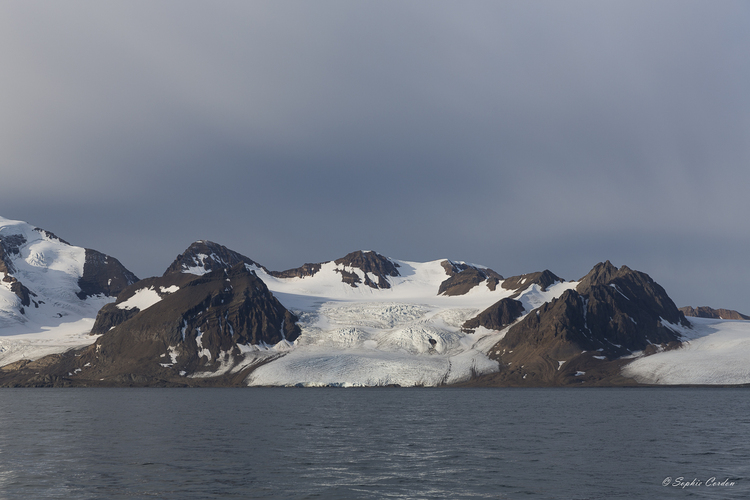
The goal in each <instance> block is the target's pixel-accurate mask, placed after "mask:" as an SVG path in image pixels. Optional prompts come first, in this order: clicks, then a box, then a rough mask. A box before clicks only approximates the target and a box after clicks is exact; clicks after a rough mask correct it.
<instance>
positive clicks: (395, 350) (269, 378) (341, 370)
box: [247, 260, 577, 386]
mask: <svg viewBox="0 0 750 500" xmlns="http://www.w3.org/2000/svg"><path fill="white" fill-rule="evenodd" d="M392 262H394V263H396V264H398V266H399V267H398V270H399V273H400V274H401V276H397V277H388V280H389V282H390V284H391V288H387V289H375V288H372V287H369V286H365V285H362V284H360V285H359V286H357V287H352V286H351V285H349V284H346V283H343V282H342V281H341V274H340V273H339V272H337V270H338V271H346V272H349V273H354V274H356V275H357V276H358V277H359V278H360V280H361V281H362V282H363V283H364V282H365V273H364V272H363V271H362V270H361V269H358V268H356V267H346V266H344V265H342V264H335V263H334V262H328V263H325V264H323V265H322V267H321V269H320V271H318V272H317V273H316V274H315V275H313V276H307V277H302V278H298V277H295V278H276V277H273V276H271V275H269V274H268V273H266V271H265V270H264V269H262V268H259V267H255V266H249V268H250V269H253V270H254V271H255V272H256V273H257V275H258V277H260V278H261V279H262V280H263V281H264V282H265V283H266V285H267V286H268V288H269V289H270V290H271V291H272V292H273V294H274V295H275V296H276V297H277V298H278V299H279V301H280V302H281V303H282V304H283V305H284V306H285V307H286V308H287V309H289V310H290V311H292V312H294V313H295V314H296V315H297V316H298V317H299V319H300V321H299V326H300V327H301V329H302V335H301V336H300V338H299V339H297V341H295V342H294V345H293V346H292V348H291V349H288V350H287V354H286V355H283V356H280V357H278V358H277V359H274V360H273V361H271V362H269V363H266V364H264V365H262V366H260V367H259V368H258V369H256V370H255V371H254V372H253V373H252V374H251V375H250V377H249V378H248V380H247V383H248V384H249V385H304V386H329V385H330V386H372V385H389V384H398V385H401V386H414V385H425V386H434V385H438V384H441V383H451V382H458V381H461V380H465V379H468V378H469V377H470V376H471V374H472V373H487V372H491V371H495V370H497V369H498V365H497V363H496V362H495V361H491V360H490V359H489V358H488V357H487V356H486V353H487V351H488V350H489V348H490V347H491V346H492V345H494V344H495V343H496V342H497V341H498V340H500V339H501V338H502V336H503V335H504V334H505V332H504V331H503V332H496V331H491V330H487V329H485V328H480V329H478V330H477V331H475V333H473V334H465V333H463V332H461V326H462V325H463V323H464V321H466V320H467V319H469V318H471V317H473V316H475V315H476V314H478V313H479V312H481V311H482V310H484V309H486V308H487V307H489V306H490V305H492V304H494V303H495V302H497V301H498V300H500V299H502V298H504V297H509V296H511V295H512V294H513V293H514V290H505V289H503V288H502V287H501V286H497V287H496V289H495V290H494V291H492V290H490V289H489V288H488V287H487V286H486V283H480V284H479V285H477V286H476V287H474V288H473V289H471V290H470V291H469V292H468V293H467V294H465V295H459V296H439V295H437V291H438V288H439V286H440V284H441V283H442V282H443V281H444V280H446V279H447V278H448V275H447V274H446V271H445V269H444V268H443V267H442V266H441V262H442V260H436V261H432V262H425V263H418V262H407V261H397V260H393V261H392ZM369 278H370V281H373V282H377V278H376V277H374V276H369ZM576 284H577V283H575V282H568V283H557V284H555V285H553V286H551V287H549V288H548V290H547V291H545V292H542V291H541V290H540V289H539V287H538V286H536V285H534V286H532V287H530V288H529V289H528V290H526V291H525V292H524V293H523V294H522V295H521V296H520V297H519V298H518V299H519V300H521V301H522V302H523V303H524V306H525V307H526V312H529V311H530V310H531V309H533V308H534V307H537V306H538V305H539V304H541V303H544V302H545V301H548V300H551V299H552V298H554V297H558V296H560V295H561V294H562V293H563V292H564V291H565V290H567V289H569V288H574V287H575V286H576Z"/></svg>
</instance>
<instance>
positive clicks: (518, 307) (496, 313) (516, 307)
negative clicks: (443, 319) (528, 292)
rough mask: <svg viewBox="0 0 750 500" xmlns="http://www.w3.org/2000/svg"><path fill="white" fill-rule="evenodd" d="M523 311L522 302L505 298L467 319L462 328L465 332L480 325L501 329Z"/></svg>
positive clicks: (491, 328) (471, 330)
mask: <svg viewBox="0 0 750 500" xmlns="http://www.w3.org/2000/svg"><path fill="white" fill-rule="evenodd" d="M523 311H524V309H523V304H522V303H521V302H520V301H518V300H514V299H511V298H505V299H502V300H499V301H498V302H496V303H495V304H493V305H491V306H490V307H488V308H487V309H485V310H484V311H482V312H481V313H479V314H478V315H477V316H476V317H474V318H471V319H470V320H467V321H466V322H465V323H464V325H463V327H462V330H463V331H464V332H466V333H472V332H473V331H474V330H475V329H476V328H479V327H480V326H483V327H485V328H489V329H490V330H502V329H503V328H505V327H506V326H508V325H510V324H511V323H513V322H514V321H515V320H517V319H518V318H519V317H521V315H522V314H523Z"/></svg>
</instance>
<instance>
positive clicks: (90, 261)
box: [77, 248, 138, 300]
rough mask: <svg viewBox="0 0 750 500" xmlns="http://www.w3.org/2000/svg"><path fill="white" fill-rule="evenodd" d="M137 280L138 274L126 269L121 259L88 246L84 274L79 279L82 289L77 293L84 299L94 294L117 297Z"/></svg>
mask: <svg viewBox="0 0 750 500" xmlns="http://www.w3.org/2000/svg"><path fill="white" fill-rule="evenodd" d="M136 281H138V278H137V277H136V275H135V274H133V273H131V272H130V271H128V270H127V269H125V266H123V265H122V264H120V261H119V260H117V259H115V258H114V257H110V256H109V255H104V254H103V253H101V252H97V251H96V250H91V249H90V248H87V249H86V261H85V262H84V264H83V276H81V277H80V278H79V279H78V286H79V287H80V288H81V291H80V292H78V294H77V295H78V298H80V299H82V300H83V299H85V298H86V297H90V296H92V295H105V296H107V297H116V296H117V295H119V294H120V292H122V291H123V290H124V289H125V288H127V287H128V286H130V285H132V284H133V283H135V282H136Z"/></svg>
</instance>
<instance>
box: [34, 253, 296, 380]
mask: <svg viewBox="0 0 750 500" xmlns="http://www.w3.org/2000/svg"><path fill="white" fill-rule="evenodd" d="M177 276H179V275H177ZM184 276H185V277H186V278H191V279H189V281H187V282H184V283H183V285H182V287H181V288H180V289H179V290H177V291H174V292H173V293H169V294H165V295H164V296H163V297H162V299H161V301H159V302H157V303H156V304H154V305H152V306H151V307H149V308H147V309H145V310H143V311H138V310H137V309H136V310H134V311H135V313H134V314H133V310H131V311H125V312H124V313H123V314H124V315H125V317H123V318H121V319H124V321H122V322H120V323H118V324H117V325H116V326H114V328H112V329H111V330H106V331H105V332H104V334H103V335H102V336H101V337H99V338H98V339H97V341H96V343H95V344H93V345H92V346H90V347H87V348H85V349H83V350H82V351H81V353H80V354H79V355H78V356H77V357H76V359H75V360H74V361H66V362H65V363H64V364H59V365H54V366H53V367H52V368H50V369H49V370H47V371H46V373H48V374H51V375H58V376H64V375H65V374H66V373H68V372H71V373H73V372H75V370H76V369H78V372H75V373H77V375H76V376H77V377H78V378H81V377H85V378H86V379H87V380H99V379H100V378H105V379H107V380H115V379H116V378H117V377H125V379H123V381H120V382H121V383H122V384H125V382H127V381H130V382H133V381H132V380H131V379H130V378H129V377H130V376H131V375H133V376H135V377H145V378H144V379H143V380H140V379H139V380H140V382H138V381H136V382H134V383H135V385H142V384H145V385H149V384H151V382H149V381H153V380H157V379H158V380H161V379H165V378H166V379H169V378H170V377H171V378H172V379H179V375H178V373H179V372H180V371H184V372H187V373H193V372H195V371H214V370H216V369H217V368H219V366H220V364H221V363H220V361H219V360H222V361H224V362H229V363H230V364H231V362H232V360H236V359H239V358H240V357H241V352H240V350H239V348H238V347H237V345H238V344H240V345H247V344H252V345H261V346H263V345H273V344H276V343H278V342H280V341H281V340H284V339H286V340H288V341H294V340H295V339H296V338H297V337H298V336H299V334H300V329H299V327H298V326H297V324H296V321H297V318H296V316H294V315H293V314H292V313H290V312H289V311H287V310H286V309H285V308H284V306H282V305H281V303H279V301H278V300H277V299H276V298H275V297H274V296H273V295H272V294H271V292H270V291H269V290H268V288H266V285H265V284H264V283H263V281H262V280H261V279H260V278H258V277H257V276H256V275H255V273H254V272H253V271H248V270H247V268H246V267H245V264H244V263H239V264H237V265H236V266H235V267H233V268H232V269H230V270H225V269H219V270H216V271H212V272H210V273H207V274H205V275H203V276H196V275H189V274H187V275H184ZM175 278H176V276H174V275H172V276H165V277H162V278H150V279H149V281H147V283H146V284H148V285H149V286H151V287H153V289H154V290H160V289H161V288H162V287H164V288H167V287H168V286H172V285H171V284H172V283H173V281H174V279H175ZM159 280H162V281H159ZM144 281H146V280H144ZM143 284H144V283H143V282H141V283H139V284H137V285H135V286H136V287H137V286H141V285H143ZM130 291H131V290H126V292H130ZM123 293H125V292H123ZM131 296H132V295H131ZM118 300H119V299H118ZM121 302H122V301H121ZM121 302H120V303H121ZM120 311H122V310H120ZM115 314H117V312H116V311H113V310H111V308H110V317H109V321H111V322H112V323H116V321H113V320H112V318H113V317H114V315H115ZM105 328H106V326H105V322H104V321H103V320H100V319H99V318H98V319H97V325H96V327H95V329H96V330H97V331H101V330H104V329H105ZM170 347H171V348H172V353H173V354H174V355H175V356H176V357H177V359H176V361H175V362H172V359H171V355H168V349H169V348H170ZM71 363H72V364H71ZM87 364H88V365H87ZM162 365H166V366H162ZM124 381H125V382H124ZM128 383H129V382H128ZM125 385H128V384H125Z"/></svg>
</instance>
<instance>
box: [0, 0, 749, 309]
mask: <svg viewBox="0 0 750 500" xmlns="http://www.w3.org/2000/svg"><path fill="white" fill-rule="evenodd" d="M748 10H750V8H748V6H747V4H746V3H742V2H722V3H718V4H717V3H715V2H658V3H654V2H565V3H560V2H522V3H521V2H462V3H460V4H457V3H453V2H357V3H353V2H315V3H312V2H253V3H247V2H222V3H220V4H207V3H202V2H170V1H163V2H108V3H101V2H66V3H55V4H44V5H42V4H36V3H28V2H8V3H4V4H3V5H2V6H0V46H2V47H3V49H0V63H2V64H3V67H4V68H7V72H4V77H3V78H2V79H0V109H2V110H3V111H2V116H1V117H0V146H1V147H2V151H3V154H2V156H1V157H0V169H2V172H3V182H2V184H0V196H1V197H2V201H0V206H1V207H4V209H3V212H2V213H0V214H1V215H3V216H6V217H15V218H21V219H25V220H29V221H30V222H32V223H34V224H37V225H40V226H45V227H47V226H49V229H51V230H53V231H55V232H57V233H60V234H61V235H64V237H66V238H67V239H70V240H74V241H76V242H77V241H79V240H76V237H78V238H80V241H81V244H84V243H85V244H87V245H88V246H92V247H95V248H99V249H101V250H103V251H108V252H110V253H113V254H115V255H116V256H118V257H120V258H121V260H123V262H124V263H125V264H126V265H129V266H130V267H132V268H133V270H134V271H135V272H136V273H137V274H139V275H145V274H156V273H160V272H161V270H163V268H164V267H166V265H167V264H168V263H169V260H171V259H172V258H173V257H174V255H176V253H177V252H179V251H181V250H182V249H183V248H184V247H185V246H187V244H189V243H190V242H191V241H192V240H194V239H198V238H209V239H214V240H217V241H219V242H221V243H223V244H226V245H228V246H230V247H233V248H235V249H237V250H239V251H242V252H243V253H247V254H248V255H249V256H250V257H252V258H253V259H256V260H258V261H260V262H263V263H265V264H267V265H269V266H271V267H274V268H284V267H292V266H296V265H299V264H301V263H302V262H304V261H313V260H326V259H331V258H336V257H338V256H340V254H343V253H345V252H348V251H350V250H353V249H356V248H372V249H375V250H378V251H380V252H382V253H385V254H388V255H391V256H392V257H395V258H405V259H413V260H428V259H433V258H443V257H450V258H456V259H463V260H468V261H473V262H477V263H481V264H485V265H489V266H491V267H493V268H496V270H498V271H499V272H501V273H504V274H509V273H516V272H527V271H531V270H536V269H539V268H550V269H552V270H553V271H555V272H557V273H558V274H561V275H564V276H566V277H569V278H577V277H580V276H578V275H582V274H584V273H585V272H586V271H587V270H588V268H590V267H591V266H592V265H593V264H594V263H595V262H596V261H598V260H604V259H607V258H610V259H612V260H613V261H619V263H620V264H628V265H630V266H631V267H638V265H640V264H642V267H646V269H643V270H645V271H647V272H648V271H651V274H654V275H658V274H659V273H660V272H664V280H665V281H666V282H665V283H663V284H664V285H665V287H666V288H667V290H668V291H670V292H672V290H670V287H669V283H675V284H676V285H675V286H677V285H678V284H679V287H680V291H678V292H676V293H679V294H681V295H680V296H681V297H684V299H683V300H684V301H689V300H690V292H691V291H692V293H694V294H695V296H696V297H700V296H701V293H703V292H702V291H701V290H703V289H699V287H698V286H696V285H690V284H688V283H685V282H684V281H680V280H681V279H682V280H684V279H683V278H680V274H679V273H678V272H676V271H674V272H673V271H671V270H670V271H669V272H666V271H665V270H669V269H672V268H671V267H670V264H669V263H670V262H673V261H680V262H682V265H681V266H682V267H681V268H691V269H693V270H694V271H695V272H696V273H698V274H700V273H701V272H702V271H701V270H708V269H712V268H714V267H715V266H716V265H717V264H716V263H714V262H713V259H712V257H711V255H713V254H712V253H711V251H713V252H716V255H720V256H722V257H721V260H722V261H723V263H722V266H727V268H728V267H730V266H731V267H733V268H734V269H737V271H735V272H734V273H731V272H728V271H716V272H714V273H713V275H715V276H722V280H724V282H725V283H726V287H725V288H724V290H725V291H717V292H716V294H717V299H716V300H717V303H716V305H722V304H727V303H728V302H729V301H730V300H734V299H733V298H732V297H734V296H736V294H737V293H740V292H739V291H740V290H741V284H740V281H743V280H744V281H747V278H749V277H750V276H748V272H747V271H745V269H744V267H745V266H744V261H743V260H742V258H741V257H740V255H739V254H740V253H741V252H737V251H733V250H732V249H735V248H740V247H743V245H744V244H745V243H747V242H746V241H745V240H744V239H743V238H741V237H740V238H739V239H738V236H737V235H738V234H740V235H741V234H746V233H747V232H748V229H749V228H748V222H747V220H746V214H747V213H748V209H750V206H749V204H748V203H749V202H748V201H747V196H746V195H745V190H746V188H745V186H747V184H748V181H750V170H749V169H747V168H746V166H747V165H748V160H750V142H748V141H747V133H748V130H749V129H750V96H748V94H747V92H746V89H747V88H749V87H750V85H749V84H750V62H748V59H747V57H746V48H747V46H748V42H750V35H749V34H748V33H750V29H748V21H747V20H748V19H750V16H748V14H749V13H750V12H748ZM162 240H164V241H162ZM115 243H116V244H115ZM146 244H148V245H150V246H152V247H153V248H154V249H155V250H154V251H153V252H152V254H150V255H144V254H143V248H144V245H146ZM709 250H711V251H709ZM707 273H708V272H707ZM708 274H711V273H708ZM683 289H686V291H685V292H684V294H683V292H682V291H681V290H683ZM722 301H723V302H722ZM719 302H721V303H719ZM695 305H697V303H696V304H695ZM735 307H736V308H740V309H742V308H743V307H744V309H745V312H750V305H747V306H743V304H742V303H740V304H739V305H735Z"/></svg>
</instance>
